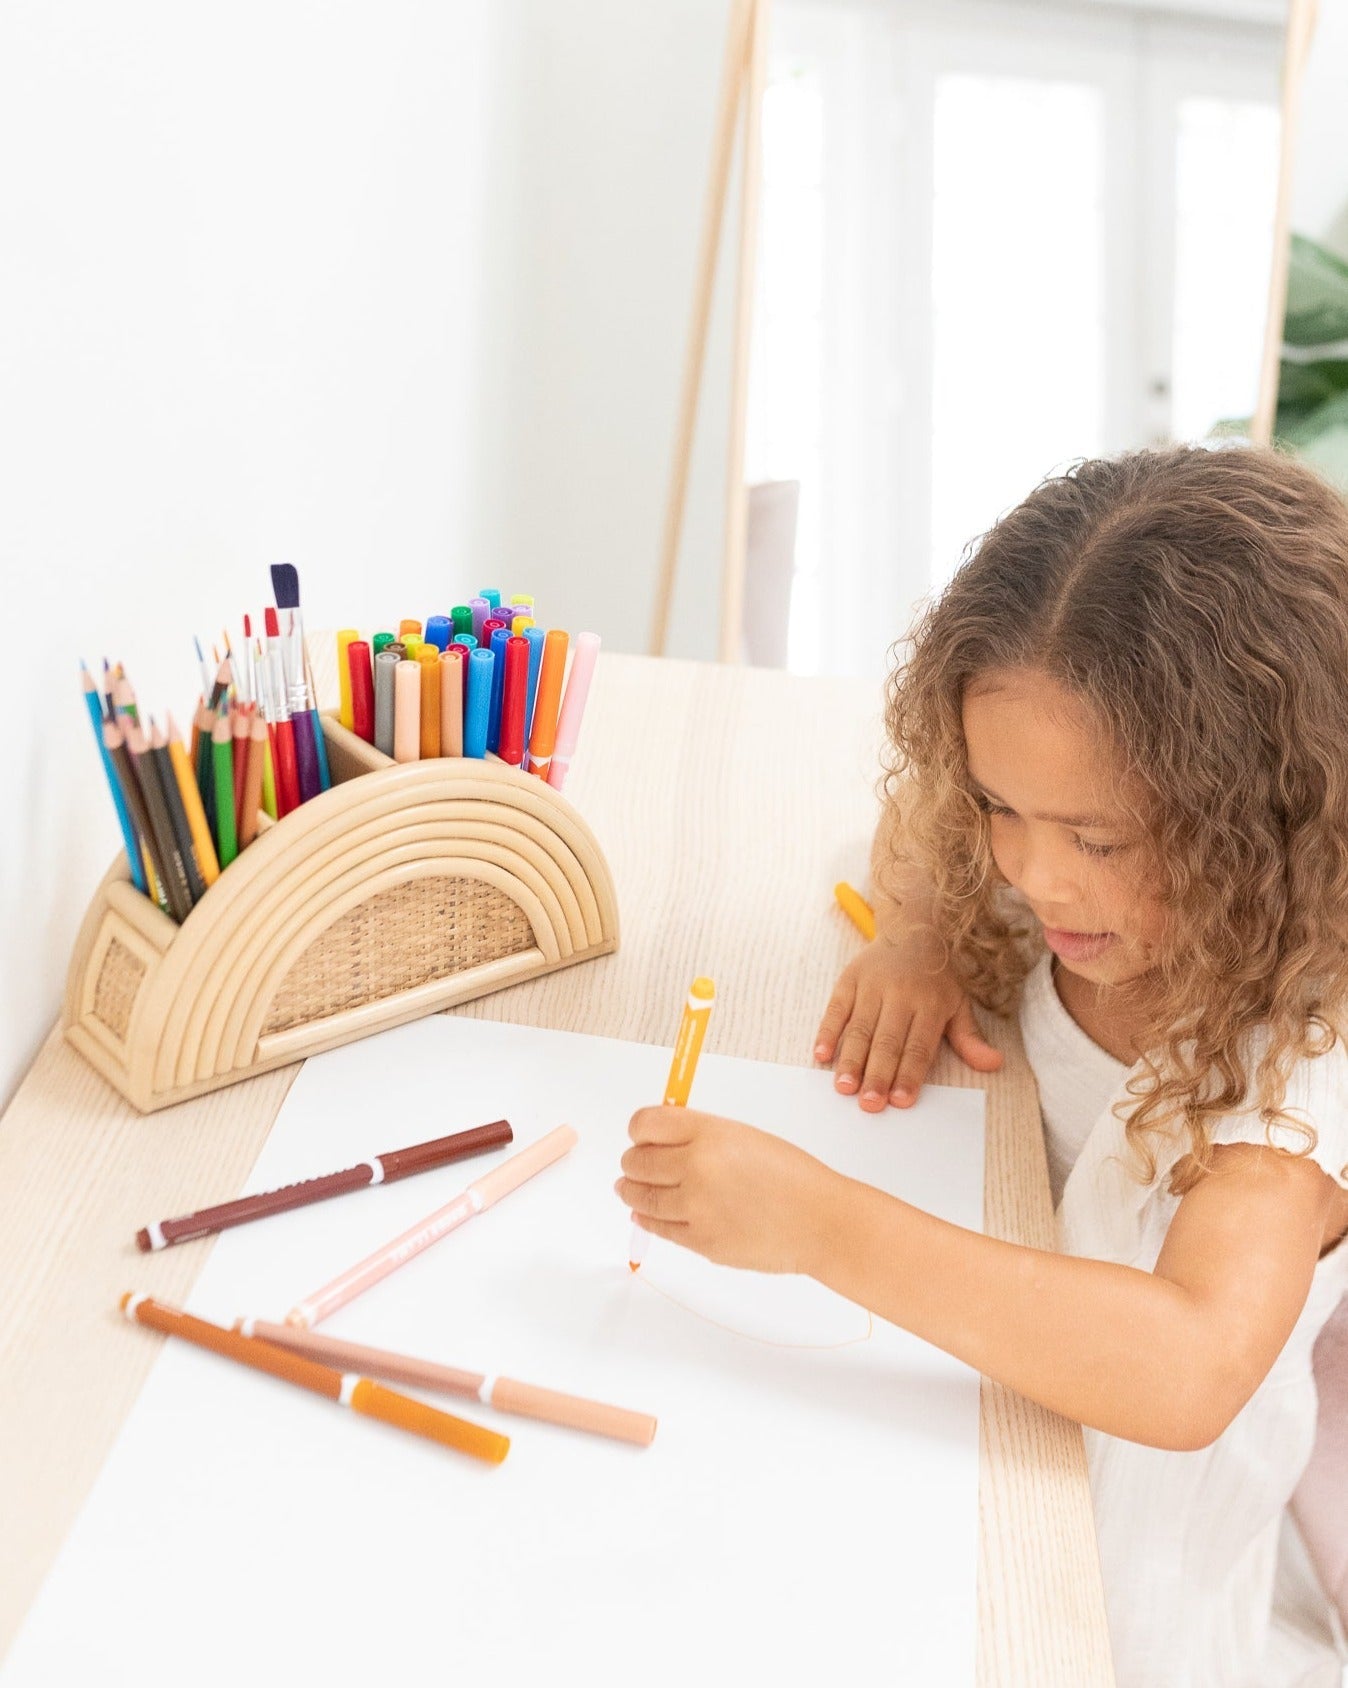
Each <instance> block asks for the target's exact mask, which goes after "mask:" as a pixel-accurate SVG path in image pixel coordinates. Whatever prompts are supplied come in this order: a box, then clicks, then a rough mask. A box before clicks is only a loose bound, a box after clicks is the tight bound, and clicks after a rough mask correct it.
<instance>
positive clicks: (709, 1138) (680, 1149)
mask: <svg viewBox="0 0 1348 1688" xmlns="http://www.w3.org/2000/svg"><path fill="white" fill-rule="evenodd" d="M627 1129H628V1133H629V1135H630V1136H631V1138H632V1143H633V1147H632V1148H630V1149H629V1150H628V1151H627V1153H626V1154H625V1155H624V1156H623V1159H622V1167H623V1172H624V1173H625V1174H626V1176H625V1177H623V1178H620V1179H619V1180H618V1182H617V1183H616V1184H615V1185H614V1186H613V1188H614V1189H615V1190H616V1191H617V1193H618V1196H619V1198H620V1199H621V1200H622V1202H623V1203H624V1204H625V1205H626V1206H627V1207H630V1208H631V1210H632V1218H633V1219H634V1221H635V1222H636V1223H637V1224H638V1225H639V1226H640V1227H641V1228H642V1230H643V1231H649V1232H651V1234H652V1235H653V1236H657V1237H665V1238H667V1239H668V1240H669V1241H670V1242H675V1243H681V1244H682V1245H683V1247H684V1248H691V1249H695V1250H696V1251H697V1253H698V1254H705V1255H706V1257H707V1259H708V1260H715V1261H718V1262H719V1263H720V1264H721V1265H723V1266H740V1267H747V1268H749V1269H750V1270H752V1271H756V1272H805V1271H808V1270H809V1265H808V1262H809V1261H810V1260H812V1259H814V1258H815V1255H816V1249H817V1243H818V1238H819V1232H820V1230H821V1228H822V1211H823V1196H824V1193H825V1190H826V1189H827V1186H828V1184H829V1181H830V1180H832V1179H835V1178H836V1177H837V1174H836V1173H833V1172H831V1171H830V1170H829V1168H828V1167H826V1166H825V1165H824V1164H823V1163H822V1162H821V1161H817V1160H815V1159H814V1157H813V1156H812V1155H807V1154H806V1153H805V1151H804V1150H803V1149H798V1148H796V1147H795V1145H794V1144H791V1143H787V1142H784V1141H783V1140H782V1139H781V1138H780V1137H772V1136H770V1135H769V1134H768V1133H767V1132H766V1131H756V1130H755V1129H754V1127H753V1126H751V1125H741V1124H740V1123H739V1122H738V1121H737V1120H733V1119H720V1118H718V1116H717V1115H715V1114H700V1113H697V1112H695V1111H694V1110H693V1109H692V1108H672V1107H659V1108H640V1109H638V1111H637V1112H636V1113H634V1114H633V1115H632V1120H631V1123H630V1125H629V1126H628V1128H627Z"/></svg>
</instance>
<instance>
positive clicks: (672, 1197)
mask: <svg viewBox="0 0 1348 1688" xmlns="http://www.w3.org/2000/svg"><path fill="white" fill-rule="evenodd" d="M613 1190H614V1194H615V1195H616V1196H617V1198H618V1200H619V1201H620V1202H621V1203H622V1204H623V1206H624V1207H630V1208H631V1210H632V1216H633V1218H636V1217H637V1216H638V1215H639V1216H640V1217H641V1218H643V1219H663V1220H665V1221H667V1222H671V1221H675V1220H678V1219H679V1218H680V1216H681V1205H680V1201H679V1191H678V1187H677V1186H670V1185H665V1184H639V1183H637V1181H636V1180H635V1179H633V1178H620V1179H619V1180H618V1182H617V1183H616V1184H615V1185H614V1186H613Z"/></svg>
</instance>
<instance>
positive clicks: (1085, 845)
mask: <svg viewBox="0 0 1348 1688" xmlns="http://www.w3.org/2000/svg"><path fill="white" fill-rule="evenodd" d="M1118 848H1119V846H1118V845H1117V844H1092V843H1091V842H1090V840H1089V839H1086V838H1081V837H1078V839H1077V849H1078V850H1081V851H1083V852H1084V853H1085V854H1086V855H1088V856H1112V855H1113V854H1114V852H1115V851H1116V850H1117V849H1118Z"/></svg>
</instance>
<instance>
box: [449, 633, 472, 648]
mask: <svg viewBox="0 0 1348 1688" xmlns="http://www.w3.org/2000/svg"><path fill="white" fill-rule="evenodd" d="M454 643H455V644H456V645H463V646H465V647H466V648H467V649H468V650H470V651H475V650H476V649H477V640H476V639H475V638H474V637H473V635H472V634H471V633H456V634H455V635H454Z"/></svg>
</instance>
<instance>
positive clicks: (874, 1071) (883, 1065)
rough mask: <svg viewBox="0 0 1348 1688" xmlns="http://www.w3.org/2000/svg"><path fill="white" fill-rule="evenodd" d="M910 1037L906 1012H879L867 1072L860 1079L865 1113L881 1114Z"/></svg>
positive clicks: (908, 1019)
mask: <svg viewBox="0 0 1348 1688" xmlns="http://www.w3.org/2000/svg"><path fill="white" fill-rule="evenodd" d="M911 1036H912V1031H911V1029H910V1015H909V1013H908V1010H907V1009H906V1008H905V1009H901V1010H891V1011H890V1012H888V1013H885V1012H882V1013H881V1015H880V1023H879V1025H878V1026H877V1027H876V1028H875V1035H874V1036H873V1037H872V1038H871V1047H870V1050H869V1052H868V1054H867V1056H866V1071H865V1074H864V1075H863V1077H862V1080H861V1096H860V1098H859V1100H860V1102H861V1106H862V1107H863V1108H865V1109H866V1110H867V1112H873V1113H881V1112H882V1111H883V1110H884V1107H885V1104H886V1102H887V1100H888V1097H889V1093H890V1090H891V1089H892V1088H893V1084H894V1074H895V1071H896V1070H897V1068H898V1065H899V1057H900V1056H901V1055H902V1054H903V1052H904V1049H905V1047H906V1045H907V1042H908V1039H909V1038H910V1037H911Z"/></svg>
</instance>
